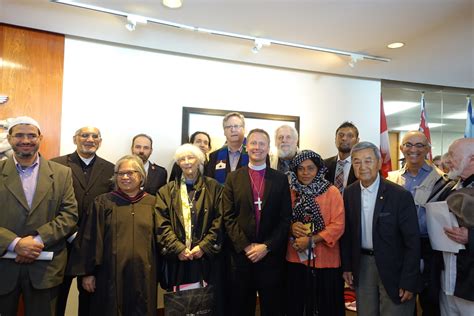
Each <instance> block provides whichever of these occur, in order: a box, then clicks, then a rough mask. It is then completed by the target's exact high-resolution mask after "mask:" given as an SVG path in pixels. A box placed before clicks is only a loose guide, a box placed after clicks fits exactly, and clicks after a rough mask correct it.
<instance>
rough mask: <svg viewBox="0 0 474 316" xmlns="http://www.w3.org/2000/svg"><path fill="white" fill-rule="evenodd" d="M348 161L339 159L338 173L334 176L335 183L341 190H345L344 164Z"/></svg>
mask: <svg viewBox="0 0 474 316" xmlns="http://www.w3.org/2000/svg"><path fill="white" fill-rule="evenodd" d="M346 162H347V161H345V160H338V161H337V165H336V175H335V176H334V185H335V186H336V188H338V189H339V192H342V191H343V190H344V165H345V164H346Z"/></svg>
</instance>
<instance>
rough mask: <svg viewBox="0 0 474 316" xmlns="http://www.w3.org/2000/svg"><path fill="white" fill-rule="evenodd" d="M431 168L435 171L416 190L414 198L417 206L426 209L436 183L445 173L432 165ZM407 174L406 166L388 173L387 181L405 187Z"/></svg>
mask: <svg viewBox="0 0 474 316" xmlns="http://www.w3.org/2000/svg"><path fill="white" fill-rule="evenodd" d="M430 166H431V167H433V170H431V172H430V174H429V175H428V176H427V177H426V178H425V180H423V182H422V183H421V184H420V185H419V186H418V187H417V188H416V192H415V196H414V197H413V199H414V200H415V204H416V205H417V206H422V207H425V204H426V202H427V201H428V198H429V197H430V195H431V191H433V187H434V185H435V183H436V181H438V180H439V179H440V178H442V177H444V173H443V172H442V171H441V170H439V169H438V168H436V166H435V165H433V164H430ZM405 172H407V169H406V166H405V167H403V168H401V169H398V170H395V171H391V172H389V173H388V177H387V180H390V181H392V182H395V183H396V184H398V185H401V186H402V187H405V178H403V177H402V175H403V174H404V173H405Z"/></svg>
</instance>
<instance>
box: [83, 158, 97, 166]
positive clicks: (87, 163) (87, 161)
mask: <svg viewBox="0 0 474 316" xmlns="http://www.w3.org/2000/svg"><path fill="white" fill-rule="evenodd" d="M79 158H81V160H82V162H84V163H85V164H86V166H88V165H89V164H90V163H91V161H92V159H94V158H95V155H94V156H92V157H91V158H84V157H82V156H81V155H79Z"/></svg>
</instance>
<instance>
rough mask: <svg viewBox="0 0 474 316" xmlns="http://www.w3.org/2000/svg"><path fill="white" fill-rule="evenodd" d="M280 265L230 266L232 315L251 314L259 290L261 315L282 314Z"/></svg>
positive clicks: (248, 315) (252, 264)
mask: <svg viewBox="0 0 474 316" xmlns="http://www.w3.org/2000/svg"><path fill="white" fill-rule="evenodd" d="M282 275H283V267H282V266H277V267H268V266H262V265H261V264H260V263H251V264H249V265H246V266H240V267H235V266H234V267H230V285H231V287H230V289H231V290H230V310H228V313H230V315H233V316H254V315H255V307H256V298H257V293H258V298H259V304H260V315H262V316H278V315H283V313H284V311H283V310H282V306H283V304H282V298H283V295H282V294H283V279H282Z"/></svg>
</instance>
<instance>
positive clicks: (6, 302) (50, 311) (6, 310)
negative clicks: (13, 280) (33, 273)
mask: <svg viewBox="0 0 474 316" xmlns="http://www.w3.org/2000/svg"><path fill="white" fill-rule="evenodd" d="M4 260H7V259H4ZM5 273H8V272H7V271H5ZM20 294H22V295H23V302H24V307H25V316H55V311H56V301H57V295H58V287H57V286H56V287H53V288H49V289H41V290H40V289H35V288H34V287H33V286H32V285H31V280H30V277H29V274H28V271H27V269H26V268H21V270H20V276H19V280H18V283H17V286H16V287H15V289H14V290H13V291H11V292H10V293H8V294H5V295H0V315H2V316H16V314H17V309H18V301H19V300H20Z"/></svg>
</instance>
